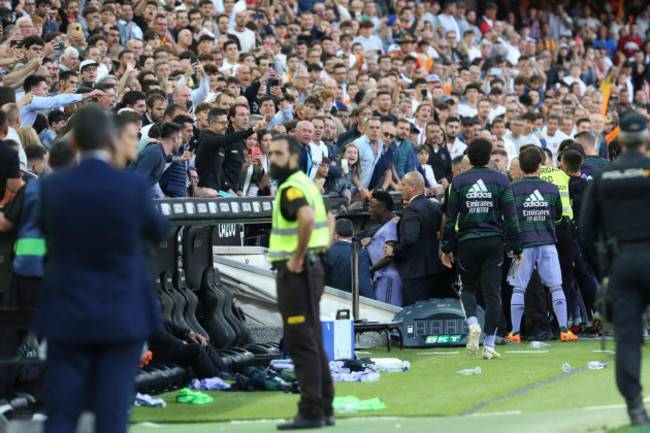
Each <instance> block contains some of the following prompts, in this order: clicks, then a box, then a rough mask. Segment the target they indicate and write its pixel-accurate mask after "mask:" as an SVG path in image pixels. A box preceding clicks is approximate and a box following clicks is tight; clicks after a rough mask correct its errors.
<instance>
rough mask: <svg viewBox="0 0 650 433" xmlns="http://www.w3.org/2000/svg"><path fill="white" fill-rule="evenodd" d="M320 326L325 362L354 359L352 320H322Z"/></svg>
mask: <svg viewBox="0 0 650 433" xmlns="http://www.w3.org/2000/svg"><path fill="white" fill-rule="evenodd" d="M321 326H322V328H323V346H325V352H327V360H328V361H347V360H349V359H354V323H353V322H352V320H327V321H326V320H322V321H321Z"/></svg>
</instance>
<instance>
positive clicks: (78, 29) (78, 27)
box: [72, 23, 83, 35]
mask: <svg viewBox="0 0 650 433" xmlns="http://www.w3.org/2000/svg"><path fill="white" fill-rule="evenodd" d="M72 31H73V32H75V33H78V34H80V35H82V34H83V28H82V27H81V24H79V23H75V24H74V26H72Z"/></svg>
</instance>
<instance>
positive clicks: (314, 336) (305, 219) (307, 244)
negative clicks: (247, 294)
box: [268, 135, 334, 430]
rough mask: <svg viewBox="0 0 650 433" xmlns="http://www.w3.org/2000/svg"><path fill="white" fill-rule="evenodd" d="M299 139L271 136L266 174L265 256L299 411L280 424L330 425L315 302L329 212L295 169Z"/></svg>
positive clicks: (328, 239)
mask: <svg viewBox="0 0 650 433" xmlns="http://www.w3.org/2000/svg"><path fill="white" fill-rule="evenodd" d="M300 148H301V145H300V142H299V141H298V140H297V139H296V138H295V137H293V136H289V135H278V136H277V137H275V138H274V139H273V141H271V145H270V148H269V154H268V155H269V156H268V157H269V162H270V168H271V170H270V171H271V177H273V178H274V179H276V180H278V181H279V183H280V187H279V188H278V193H277V195H276V197H275V203H274V207H273V227H272V230H271V239H270V244H269V253H268V260H269V261H271V262H272V263H273V264H274V267H275V269H276V270H277V283H276V284H277V297H278V308H279V310H280V313H281V314H282V320H283V323H284V331H285V339H286V343H287V350H288V351H289V354H290V355H291V358H292V359H293V363H294V366H295V372H296V378H297V379H298V383H299V384H300V394H301V395H300V401H299V402H298V415H297V416H296V417H295V418H294V419H293V420H291V421H290V422H288V423H285V424H280V425H278V429H279V430H293V429H306V428H320V427H323V426H324V425H328V426H331V425H334V412H333V409H332V400H333V398H334V386H333V385H332V377H331V373H330V368H329V363H328V360H327V355H326V353H325V349H324V348H323V333H322V329H321V325H320V308H319V302H320V298H321V295H322V294H323V289H324V287H325V282H324V281H325V280H324V271H323V265H322V263H321V259H320V257H319V256H320V255H321V254H322V253H324V252H325V251H326V250H327V248H328V247H329V245H331V244H332V234H333V233H334V217H333V216H332V214H331V213H330V212H328V211H327V208H326V207H325V203H324V202H323V198H322V196H321V194H320V192H319V191H318V189H317V188H316V186H315V185H314V183H313V182H311V181H310V180H309V178H308V177H307V176H306V175H305V174H304V173H303V172H302V171H300V169H299V164H298V162H299V158H300Z"/></svg>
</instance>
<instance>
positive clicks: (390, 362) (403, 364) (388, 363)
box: [372, 358, 411, 373]
mask: <svg viewBox="0 0 650 433" xmlns="http://www.w3.org/2000/svg"><path fill="white" fill-rule="evenodd" d="M372 362H374V363H375V366H376V367H377V369H378V370H379V371H380V372H382V373H395V372H399V371H408V370H409V369H410V368H411V364H410V363H409V362H408V361H402V360H400V359H397V358H372Z"/></svg>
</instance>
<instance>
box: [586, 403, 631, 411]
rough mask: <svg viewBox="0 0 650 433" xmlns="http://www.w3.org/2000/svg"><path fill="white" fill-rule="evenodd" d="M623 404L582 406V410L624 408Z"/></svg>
mask: <svg viewBox="0 0 650 433" xmlns="http://www.w3.org/2000/svg"><path fill="white" fill-rule="evenodd" d="M624 407H625V405H624V404H606V405H603V406H587V407H583V408H582V409H583V410H602V409H622V408H624Z"/></svg>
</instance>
